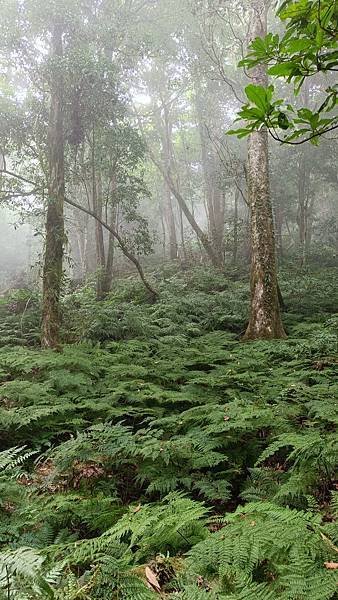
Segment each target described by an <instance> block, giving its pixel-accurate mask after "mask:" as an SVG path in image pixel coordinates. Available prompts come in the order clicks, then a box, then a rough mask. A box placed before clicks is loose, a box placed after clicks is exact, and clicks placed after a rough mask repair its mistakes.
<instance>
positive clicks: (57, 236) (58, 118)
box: [41, 23, 65, 349]
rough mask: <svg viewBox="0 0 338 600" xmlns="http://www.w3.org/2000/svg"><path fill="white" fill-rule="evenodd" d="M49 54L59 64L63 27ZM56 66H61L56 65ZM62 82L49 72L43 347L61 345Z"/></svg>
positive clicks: (57, 31)
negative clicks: (50, 76)
mask: <svg viewBox="0 0 338 600" xmlns="http://www.w3.org/2000/svg"><path fill="white" fill-rule="evenodd" d="M51 53H52V57H53V59H54V60H55V62H56V63H57V64H58V65H59V63H60V62H61V59H62V54H63V43H62V28H61V25H60V24H59V23H56V24H55V26H54V30H53V33H52V41H51ZM56 68H57V69H59V68H60V66H57V67H56ZM62 88H63V81H62V74H61V73H60V71H59V70H57V71H56V72H55V73H54V75H52V81H51V99H50V113H49V127H48V154H49V156H48V165H49V173H48V205H47V217H46V245H45V258H44V266H43V298H42V328H41V344H42V346H43V347H44V348H54V349H58V348H59V346H60V293H61V285H62V261H63V248H64V216H63V211H64V196H65V176H64V137H63V106H62V105H63V99H62V98H63V93H62Z"/></svg>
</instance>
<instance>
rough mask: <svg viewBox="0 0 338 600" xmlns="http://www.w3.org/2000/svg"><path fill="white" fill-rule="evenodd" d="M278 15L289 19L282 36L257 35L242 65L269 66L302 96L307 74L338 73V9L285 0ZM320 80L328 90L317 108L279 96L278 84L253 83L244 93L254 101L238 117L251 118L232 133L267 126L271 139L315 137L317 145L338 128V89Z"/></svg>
mask: <svg viewBox="0 0 338 600" xmlns="http://www.w3.org/2000/svg"><path fill="white" fill-rule="evenodd" d="M277 15H278V16H279V18H280V19H281V20H282V22H283V23H286V30H285V33H284V34H283V35H282V36H281V37H280V36H279V34H278V33H269V34H268V35H267V36H266V37H265V38H263V39H262V38H256V39H255V40H254V41H253V42H252V43H251V46H250V52H249V53H248V55H247V56H246V57H245V58H244V59H243V60H242V61H241V62H240V65H241V66H242V67H247V68H252V67H255V66H257V65H267V67H268V73H269V75H271V76H272V77H273V78H275V79H279V78H282V79H285V80H286V81H287V82H288V83H290V82H291V83H293V84H294V90H295V94H296V95H297V94H298V93H299V91H300V89H301V87H302V85H303V84H304V81H305V80H306V79H307V78H309V77H312V76H314V75H316V74H323V75H324V76H325V75H326V76H327V74H329V73H330V72H334V71H337V65H338V59H337V57H338V46H337V18H338V7H337V3H336V2H332V0H286V1H285V2H283V3H282V5H281V7H280V8H279V10H278V13H277ZM319 84H320V86H321V87H322V88H324V86H325V84H326V89H325V92H324V93H322V94H320V98H319V100H318V106H317V108H316V109H315V110H312V109H310V108H309V107H307V106H305V107H302V108H297V107H296V106H294V105H293V104H292V103H291V104H290V103H288V102H287V100H285V99H275V98H274V92H275V88H274V86H273V85H269V86H268V87H267V88H264V87H263V86H260V85H253V84H250V85H248V86H247V87H246V89H245V92H246V95H247V98H248V100H249V103H248V104H246V105H245V106H243V107H242V109H241V110H240V112H239V113H238V119H237V120H244V121H246V125H245V127H243V128H241V129H237V130H234V131H230V132H229V133H230V134H236V135H237V136H238V137H245V136H246V135H249V134H250V133H251V132H252V131H255V130H257V129H260V128H261V127H262V126H264V125H265V126H266V127H267V128H268V129H269V132H270V134H271V135H272V137H274V138H275V139H277V140H279V141H281V142H283V143H294V144H300V143H303V142H305V141H310V142H311V143H312V144H315V145H317V144H318V140H319V137H320V136H322V135H323V134H325V133H326V132H329V131H332V130H333V129H336V128H337V127H338V117H337V115H335V114H334V112H333V111H334V109H335V107H336V105H337V92H338V87H337V85H336V84H335V83H333V82H332V83H330V80H328V81H327V83H326V82H325V80H324V82H322V81H319Z"/></svg>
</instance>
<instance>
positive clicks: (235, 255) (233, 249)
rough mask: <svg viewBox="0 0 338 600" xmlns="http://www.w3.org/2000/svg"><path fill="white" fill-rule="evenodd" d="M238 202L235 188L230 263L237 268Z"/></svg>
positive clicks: (237, 190)
mask: <svg viewBox="0 0 338 600" xmlns="http://www.w3.org/2000/svg"><path fill="white" fill-rule="evenodd" d="M238 200H239V189H238V188H237V187H236V188H235V199H234V231H233V248H232V263H233V265H234V267H235V266H237V256H238Z"/></svg>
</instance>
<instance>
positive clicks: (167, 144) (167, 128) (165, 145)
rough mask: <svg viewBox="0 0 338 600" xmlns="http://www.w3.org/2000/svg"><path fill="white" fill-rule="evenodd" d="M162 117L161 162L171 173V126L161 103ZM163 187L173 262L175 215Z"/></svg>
mask: <svg viewBox="0 0 338 600" xmlns="http://www.w3.org/2000/svg"><path fill="white" fill-rule="evenodd" d="M163 115H164V128H163V130H162V155H163V162H164V165H165V168H166V169H167V171H171V172H172V171H173V156H172V154H173V151H172V150H173V149H172V140H171V135H172V124H171V122H170V117H169V111H168V107H167V105H166V104H165V103H163ZM163 185H164V190H163V191H164V207H165V219H166V224H167V230H168V241H169V258H170V259H171V260H175V259H176V258H177V255H178V244H177V234H176V224H175V215H174V209H173V204H172V198H171V190H170V188H169V186H168V183H167V182H166V181H164V182H163Z"/></svg>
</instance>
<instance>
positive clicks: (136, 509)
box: [133, 504, 141, 513]
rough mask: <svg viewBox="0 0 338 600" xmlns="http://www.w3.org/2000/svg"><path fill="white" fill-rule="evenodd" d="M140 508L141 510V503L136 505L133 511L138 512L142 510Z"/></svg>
mask: <svg viewBox="0 0 338 600" xmlns="http://www.w3.org/2000/svg"><path fill="white" fill-rule="evenodd" d="M140 510H141V504H139V505H138V506H136V507H135V508H134V509H133V513H138V512H140Z"/></svg>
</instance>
